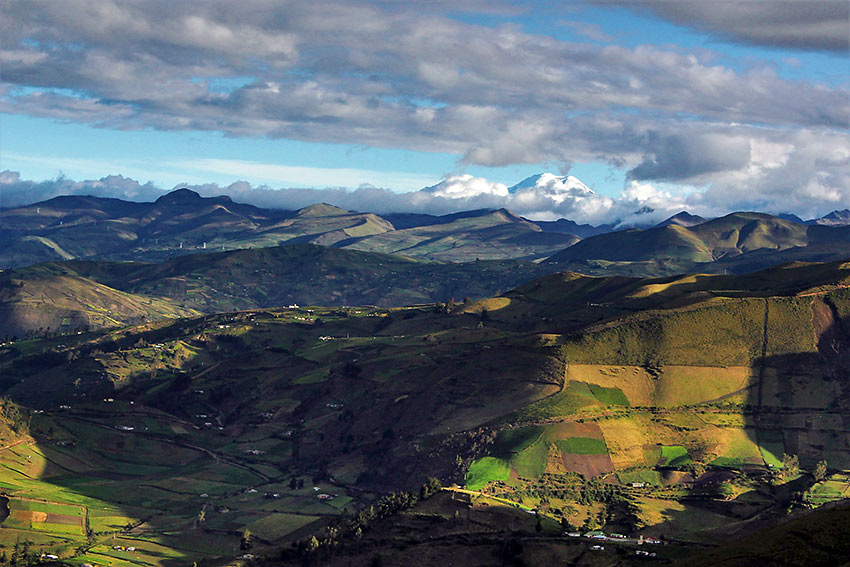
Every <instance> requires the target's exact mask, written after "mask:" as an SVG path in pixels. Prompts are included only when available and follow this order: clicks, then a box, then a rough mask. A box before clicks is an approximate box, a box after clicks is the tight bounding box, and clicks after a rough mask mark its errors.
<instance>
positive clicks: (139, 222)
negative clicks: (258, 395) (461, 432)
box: [0, 174, 850, 275]
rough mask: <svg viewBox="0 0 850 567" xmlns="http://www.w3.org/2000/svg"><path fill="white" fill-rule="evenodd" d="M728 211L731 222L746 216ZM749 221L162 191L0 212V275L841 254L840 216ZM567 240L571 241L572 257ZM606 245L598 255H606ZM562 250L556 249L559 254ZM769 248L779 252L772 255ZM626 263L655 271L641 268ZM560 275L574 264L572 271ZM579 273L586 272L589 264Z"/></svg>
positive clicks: (560, 180)
mask: <svg viewBox="0 0 850 567" xmlns="http://www.w3.org/2000/svg"><path fill="white" fill-rule="evenodd" d="M530 187H536V188H537V189H540V188H541V187H544V189H545V190H546V191H549V196H550V197H551V198H553V199H556V200H557V199H565V198H567V197H569V196H573V197H575V196H576V195H579V196H581V195H588V194H592V191H591V190H590V189H589V188H588V187H587V186H586V185H584V184H583V183H581V182H580V181H579V180H578V179H576V178H574V177H568V176H561V177H558V176H554V175H552V174H540V175H537V176H532V177H530V178H528V179H526V180H524V181H523V182H521V183H519V184H517V185H515V186H513V187H511V188H510V189H509V191H512V192H517V191H522V190H525V189H528V188H530ZM635 213H636V214H637V213H639V211H636V212H635ZM735 214H736V215H739V217H740V215H748V214H751V213H735ZM752 214H758V215H762V217H760V218H761V220H762V221H763V222H768V219H773V220H771V221H769V222H770V223H773V225H772V226H773V228H767V227H766V226H763V227H761V228H759V229H758V230H756V231H755V232H754V234H753V235H752V236H751V237H750V238H749V240H747V239H746V238H744V240H746V242H744V243H743V246H744V247H743V248H740V247H739V246H737V245H734V246H732V245H731V244H730V243H729V242H728V240H729V238H731V236H728V237H722V238H721V237H718V236H706V238H708V240H709V241H703V240H702V239H703V236H702V235H703V234H704V233H705V234H707V232H706V231H710V230H712V228H711V227H713V226H718V225H716V224H712V223H717V222H718V221H719V219H713V220H707V219H705V218H703V217H700V216H697V215H693V214H690V213H688V212H685V211H682V212H680V213H678V214H676V215H673V216H672V217H670V218H668V219H667V220H665V221H663V222H661V223H659V224H657V225H656V226H655V227H654V228H650V227H646V228H644V229H629V230H623V228H622V227H620V226H618V225H617V224H607V225H601V226H592V225H589V224H578V223H576V222H574V221H572V220H568V219H558V220H555V221H533V220H530V219H527V218H523V217H521V216H519V215H516V214H515V213H513V212H512V211H509V210H507V209H497V210H494V209H478V210H471V211H462V212H459V213H452V214H447V215H429V214H421V213H392V214H387V215H377V214H374V213H369V212H356V211H347V210H345V209H342V208H339V207H336V206H334V205H331V204H327V203H317V204H313V205H310V206H307V207H304V208H302V209H299V210H296V211H285V210H275V209H263V208H260V207H256V206H253V205H246V204H242V203H237V202H235V201H233V200H232V199H231V198H230V197H227V196H218V197H202V196H200V195H199V194H198V193H196V192H194V191H191V190H189V189H178V190H176V191H172V192H170V193H167V194H164V195H162V196H161V197H159V198H158V199H157V200H156V201H154V202H153V203H136V202H129V201H122V200H120V199H113V198H103V197H91V196H62V197H55V198H53V199H50V200H48V201H44V202H41V203H35V204H32V205H28V206H25V207H18V208H14V209H6V210H0V269H8V268H13V267H21V266H28V265H34V264H37V263H41V262H50V261H61V260H71V259H97V260H121V261H126V260H131V261H147V262H159V261H163V260H165V259H167V258H170V257H173V256H178V255H181V254H187V253H190V252H202V251H208V252H211V251H214V250H215V251H222V250H233V249H242V248H264V247H270V246H279V245H281V244H296V243H313V244H319V245H322V246H332V247H336V248H346V249H351V250H359V251H366V252H380V253H385V254H398V255H403V256H410V257H414V258H422V259H429V260H434V261H440V262H466V261H475V260H485V259H487V260H506V259H521V260H529V261H541V260H543V259H546V258H552V261H554V262H564V261H566V262H568V263H573V264H574V263H575V262H584V263H585V264H584V265H585V266H586V265H587V262H588V261H590V262H593V261H597V260H599V261H606V262H619V263H622V262H628V263H630V264H631V265H630V266H629V267H628V269H626V273H628V274H631V275H659V274H661V273H671V270H687V269H692V268H694V267H695V266H697V265H703V264H705V263H707V262H710V263H716V262H718V261H719V260H721V259H723V261H724V262H727V263H728V264H729V265H730V266H732V265H734V266H735V268H734V269H740V270H749V269H755V268H754V267H753V266H750V265H749V264H748V262H749V258H752V257H753V255H754V254H755V253H757V254H758V255H759V256H760V257H759V259H758V264H757V267H766V266H768V265H773V264H775V263H778V262H781V261H792V260H805V261H809V260H819V261H826V260H830V259H835V258H836V257H837V255H841V254H844V253H845V252H844V250H845V244H844V243H845V242H846V240H845V238H844V237H843V236H842V235H843V233H842V232H841V231H838V232H829V231H826V232H824V231H822V230H821V231H819V229H829V228H841V227H845V226H850V210H844V211H834V212H833V213H830V214H829V215H826V216H825V217H822V218H820V219H813V220H810V221H806V222H805V223H801V222H797V221H795V220H793V219H794V218H798V217H793V218H792V215H784V217H785V218H781V217H772V216H770V215H765V214H762V213H752ZM639 216H640V215H637V217H639ZM723 218H726V219H728V218H730V216H727V217H723ZM741 218H743V217H741ZM787 219H791V220H787ZM777 223H778V224H777ZM782 223H785V224H782ZM720 224H721V225H722V222H721V223H720ZM806 227H810V228H812V229H813V230H810V231H809V230H807V229H806ZM816 227H818V228H817V229H816ZM661 229H666V230H661ZM682 229H684V230H682ZM747 230H749V229H747ZM765 231H766V232H765ZM768 233H769V234H768ZM582 239H585V240H584V241H582ZM718 239H719V240H718ZM715 240H718V242H714V241H715ZM720 240H723V243H719V241H720ZM742 242H743V241H742ZM577 243H578V244H580V245H579V246H578V247H577V248H574V249H573V246H574V245H576V244H577ZM606 243H607V244H606ZM813 245H814V247H813ZM606 247H609V248H610V250H607V251H606ZM564 250H568V252H563V253H562V251H564ZM804 250H805V251H804ZM778 252H780V253H782V254H784V255H782V254H780V255H777V253H778ZM745 258H746V261H745ZM661 259H664V260H665V262H663V264H664V265H660V264H659V261H660V260H661ZM636 262H637V263H639V262H655V264H656V265H655V266H652V267H647V266H645V265H640V264H637V263H636ZM571 269H578V270H581V269H584V268H582V265H573V266H571ZM588 269H589V270H590V272H591V273H592V272H593V270H594V269H596V268H595V267H594V266H590V268H588ZM606 269H607V270H609V271H605V272H603V273H612V272H611V271H610V270H611V269H613V270H615V271H616V270H619V269H625V268H623V266H608V267H606ZM633 270H637V271H636V272H635V271H633Z"/></svg>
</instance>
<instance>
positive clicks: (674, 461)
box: [661, 445, 693, 467]
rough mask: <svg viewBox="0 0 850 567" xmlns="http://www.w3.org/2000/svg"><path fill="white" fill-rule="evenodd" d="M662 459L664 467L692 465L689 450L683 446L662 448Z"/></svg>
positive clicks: (665, 446)
mask: <svg viewBox="0 0 850 567" xmlns="http://www.w3.org/2000/svg"><path fill="white" fill-rule="evenodd" d="M661 458H662V460H663V461H664V466H667V467H681V466H684V465H688V464H690V463H692V462H693V461H692V460H691V457H690V455H688V450H687V449H685V448H684V447H682V446H681V445H664V446H662V447H661Z"/></svg>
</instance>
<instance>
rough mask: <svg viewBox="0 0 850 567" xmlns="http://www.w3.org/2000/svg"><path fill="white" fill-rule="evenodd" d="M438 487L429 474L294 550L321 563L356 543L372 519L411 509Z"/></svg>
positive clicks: (311, 560)
mask: <svg viewBox="0 0 850 567" xmlns="http://www.w3.org/2000/svg"><path fill="white" fill-rule="evenodd" d="M441 487H442V485H441V483H440V481H439V479H437V478H433V477H431V478H429V479H428V480H426V481H425V482H424V483H423V484H422V486H420V488H419V491H418V492H406V491H401V492H393V493H390V494H387V495H385V496H382V497H381V498H380V500H378V502H377V503H376V504H374V505H372V506H369V507H368V508H366V509H364V510H361V511H360V512H358V513H357V514H356V515H354V516H353V517H352V518H348V519H346V518H345V517H343V518H341V519H340V520H339V521H338V522H336V523H335V524H333V525H331V526H328V527H327V528H326V529H325V533H324V534H323V535H322V536H321V537H319V536H315V535H314V536H312V537H311V538H310V539H307V540H304V541H301V542H298V543H297V544H294V546H295V549H294V551H295V553H297V555H299V556H300V557H301V558H302V559H303V560H304V562H305V563H307V564H316V563H321V561H322V560H323V559H324V558H327V557H328V556H329V555H332V554H334V553H337V552H338V551H339V550H341V549H342V548H344V547H345V546H346V544H347V543H352V542H353V543H356V542H359V541H360V539H361V538H362V537H363V534H364V533H366V532H367V531H369V530H370V529H371V528H372V526H373V525H374V523H375V522H377V521H379V520H383V519H385V518H389V517H391V516H393V515H394V514H398V513H399V512H402V511H404V510H407V509H409V508H412V507H413V506H415V505H416V504H417V503H418V502H419V501H421V500H427V499H428V498H431V496H433V495H434V494H436V493H437V492H439V490H440V488H441Z"/></svg>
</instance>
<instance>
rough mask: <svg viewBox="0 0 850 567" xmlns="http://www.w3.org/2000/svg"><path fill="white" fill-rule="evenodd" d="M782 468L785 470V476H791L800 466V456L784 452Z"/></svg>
mask: <svg viewBox="0 0 850 567" xmlns="http://www.w3.org/2000/svg"><path fill="white" fill-rule="evenodd" d="M782 468H783V470H784V473H785V476H791V475H793V474H795V473H796V472H797V470H798V469H799V468H800V459H799V457H797V455H789V454H788V453H783V455H782Z"/></svg>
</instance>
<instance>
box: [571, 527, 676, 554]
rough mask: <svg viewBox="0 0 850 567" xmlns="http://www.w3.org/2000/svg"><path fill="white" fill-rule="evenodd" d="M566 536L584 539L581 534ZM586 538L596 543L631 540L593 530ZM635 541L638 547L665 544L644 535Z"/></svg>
mask: <svg viewBox="0 0 850 567" xmlns="http://www.w3.org/2000/svg"><path fill="white" fill-rule="evenodd" d="M564 535H566V536H568V537H582V534H581V532H565V533H564ZM584 537H586V538H588V539H591V540H594V541H617V540H620V541H624V540H627V539H629V538H628V537H627V536H625V535H623V534H616V533H612V534H606V533H605V532H603V531H601V530H591V531H589V532H586V533H585V534H584ZM634 541H635V542H636V543H637V544H638V545H642V544H645V543H648V544H653V545H660V544H661V543H663V542H662V541H661V540H660V539H656V538H652V537H644V536H642V535H641V536H639V537H638V539H637V540H634ZM639 555H642V554H639Z"/></svg>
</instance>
